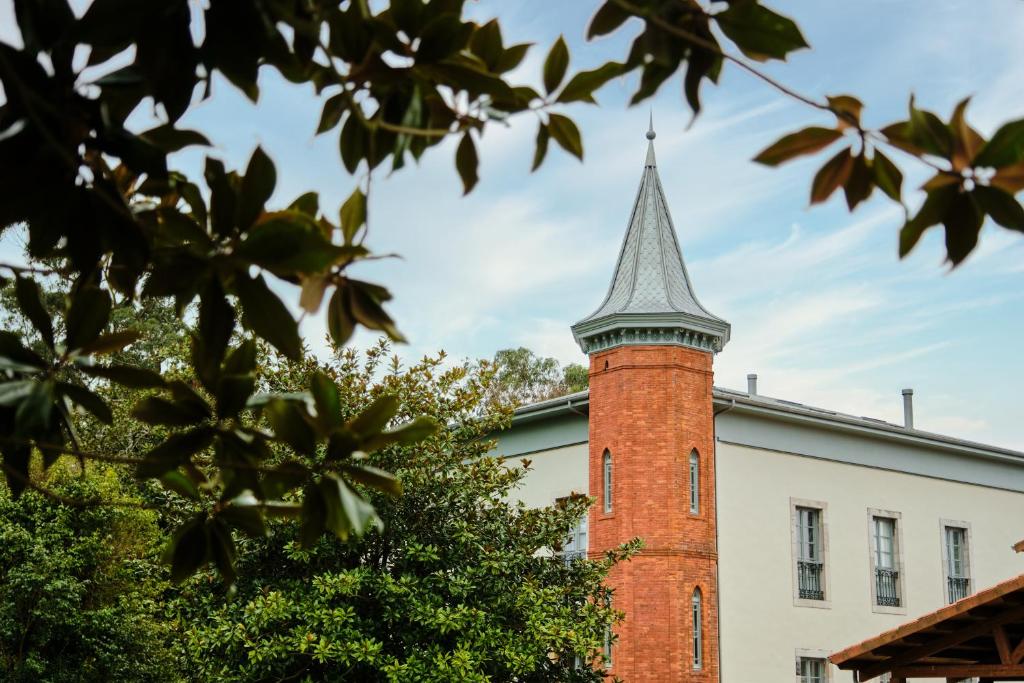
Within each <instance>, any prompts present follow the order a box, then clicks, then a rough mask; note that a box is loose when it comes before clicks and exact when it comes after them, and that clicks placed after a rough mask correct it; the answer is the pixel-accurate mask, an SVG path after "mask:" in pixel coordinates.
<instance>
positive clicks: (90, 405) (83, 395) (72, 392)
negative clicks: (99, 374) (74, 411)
mask: <svg viewBox="0 0 1024 683" xmlns="http://www.w3.org/2000/svg"><path fill="white" fill-rule="evenodd" d="M57 392H58V393H60V394H62V395H63V396H67V397H68V398H69V399H71V401H72V402H73V403H75V404H77V405H80V406H82V408H85V409H86V410H88V411H89V412H90V413H92V414H93V415H94V416H96V419H97V420H99V421H100V422H102V423H103V424H111V423H112V422H113V421H114V416H113V414H112V413H111V412H110V408H109V407H108V406H107V404H106V403H104V402H103V399H102V398H100V397H99V396H98V395H97V394H95V393H93V392H92V391H90V390H89V389H86V388H85V387H83V386H79V385H77V384H70V383H68V382H57Z"/></svg>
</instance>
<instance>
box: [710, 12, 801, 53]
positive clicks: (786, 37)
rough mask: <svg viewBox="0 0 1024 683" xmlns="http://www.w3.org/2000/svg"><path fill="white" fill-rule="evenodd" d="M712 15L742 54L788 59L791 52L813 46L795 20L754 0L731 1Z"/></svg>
mask: <svg viewBox="0 0 1024 683" xmlns="http://www.w3.org/2000/svg"><path fill="white" fill-rule="evenodd" d="M713 18H714V19H715V20H716V21H717V22H718V25H719V26H720V27H721V29H722V32H723V33H725V35H727V36H728V37H729V39H730V40H732V41H733V42H734V43H736V47H738V48H739V49H740V50H741V51H742V52H743V54H745V55H746V56H747V57H750V58H751V59H754V60H757V61H760V62H763V61H766V60H768V59H781V60H785V59H786V56H787V55H788V54H789V53H790V52H793V51H794V50H800V49H803V48H805V47H810V46H809V45H808V44H807V41H806V40H804V36H803V34H802V33H800V28H799V27H798V26H797V25H796V23H795V22H794V21H793V20H792V19H789V18H788V17H784V16H782V15H781V14H776V13H775V12H773V11H772V10H770V9H768V8H767V7H765V6H764V5H760V4H758V3H757V2H756V1H755V0H738V1H736V2H731V3H729V8H728V9H726V10H725V11H724V12H719V13H718V14H715V15H713Z"/></svg>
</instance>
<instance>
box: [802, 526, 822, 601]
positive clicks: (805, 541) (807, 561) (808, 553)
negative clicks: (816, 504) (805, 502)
mask: <svg viewBox="0 0 1024 683" xmlns="http://www.w3.org/2000/svg"><path fill="white" fill-rule="evenodd" d="M796 523H797V527H796V535H797V568H796V569H797V585H798V590H799V597H800V598H801V599H802V600H824V599H825V585H824V582H823V581H822V579H823V578H824V577H823V574H824V571H823V570H824V562H823V553H822V535H821V510H819V509H816V508H810V507H802V506H797V508H796Z"/></svg>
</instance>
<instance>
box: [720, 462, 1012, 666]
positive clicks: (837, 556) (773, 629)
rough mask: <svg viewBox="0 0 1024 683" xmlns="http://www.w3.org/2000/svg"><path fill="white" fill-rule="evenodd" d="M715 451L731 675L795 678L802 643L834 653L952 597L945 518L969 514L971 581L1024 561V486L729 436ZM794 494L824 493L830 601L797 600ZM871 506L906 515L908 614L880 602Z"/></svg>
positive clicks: (1005, 572)
mask: <svg viewBox="0 0 1024 683" xmlns="http://www.w3.org/2000/svg"><path fill="white" fill-rule="evenodd" d="M716 455H717V472H718V484H717V485H718V533H719V540H718V548H719V589H720V596H721V603H720V621H721V657H722V681H723V683H749V682H752V681H773V682H775V681H779V682H788V681H793V680H794V678H795V674H794V659H795V652H796V650H798V649H802V650H816V651H826V652H834V651H836V650H839V649H841V648H844V647H846V646H849V645H852V644H854V643H856V642H858V641H860V640H863V639H864V638H867V637H869V636H872V635H876V634H878V633H880V632H882V631H885V630H888V629H890V628H892V627H894V626H897V625H899V624H901V623H904V622H906V621H908V620H910V619H913V618H914V617H916V616H919V615H920V614H922V613H925V612H929V611H931V610H934V609H936V608H938V607H941V606H943V605H944V604H945V601H944V590H945V580H946V579H945V575H944V573H943V564H942V553H943V544H942V541H941V536H940V520H944V519H945V520H961V521H965V522H968V523H969V524H970V528H971V539H970V540H971V545H970V569H971V577H972V586H971V588H972V591H977V590H978V589H981V588H985V587H988V586H990V585H992V584H994V583H997V582H999V581H1002V580H1004V579H1006V578H1009V577H1011V576H1015V575H1017V574H1019V573H1022V572H1024V557H1022V556H1019V555H1016V554H1015V553H1014V552H1013V551H1012V550H1011V549H1010V546H1011V545H1012V544H1013V543H1014V542H1016V541H1018V540H1020V539H1021V538H1024V494H1020V493H1012V492H1007V491H1002V490H996V489H990V488H983V487H980V486H976V485H969V484H960V483H954V482H950V481H944V480H939V479H931V478H928V477H923V476H917V475H910V474H903V473H898V472H890V471H884V470H879V469H874V468H869V467H862V466H856V465H849V464H844V463H837V462H831V461H826V460H818V459H815V458H809V457H803V456H796V455H789V454H784V453H778V452H774V451H766V450H759V449H754V448H747V447H743V446H736V445H731V444H723V443H719V444H718V445H717V452H716ZM791 498H798V499H806V500H814V501H821V502H824V503H826V504H827V511H826V523H827V527H828V528H827V536H828V539H827V542H828V549H829V550H828V560H827V571H828V573H829V584H830V595H828V596H827V598H828V602H829V603H830V606H829V607H828V608H827V609H822V608H813V607H798V606H794V598H793V593H794V591H793V572H792V568H793V562H794V558H793V552H792V532H791V517H790V500H791ZM869 508H879V509H884V510H891V511H895V512H899V513H900V514H901V526H902V531H901V536H902V543H903V545H902V556H903V577H904V582H903V588H904V592H903V602H904V605H905V606H906V610H905V614H878V613H875V612H873V611H872V606H871V602H872V599H871V584H870V581H871V580H872V573H871V558H870V554H869V531H868V512H867V511H868V509H869ZM830 680H831V681H843V682H845V681H850V680H852V677H851V674H850V672H846V671H839V670H838V669H835V668H834V667H832V668H831V679H830Z"/></svg>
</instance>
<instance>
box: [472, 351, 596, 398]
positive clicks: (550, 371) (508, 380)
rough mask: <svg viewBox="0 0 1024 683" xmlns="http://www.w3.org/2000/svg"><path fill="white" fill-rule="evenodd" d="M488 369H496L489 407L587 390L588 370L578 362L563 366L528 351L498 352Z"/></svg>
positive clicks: (488, 393) (489, 363)
mask: <svg viewBox="0 0 1024 683" xmlns="http://www.w3.org/2000/svg"><path fill="white" fill-rule="evenodd" d="M487 366H488V367H490V366H493V367H494V370H495V377H494V381H493V382H492V383H491V386H490V389H489V390H488V392H487V398H486V404H487V405H488V406H489V407H491V408H501V407H509V406H511V407H513V408H515V407H518V406H520V405H523V404H525V403H532V402H534V401H543V400H545V399H549V398H555V397H557V396H565V395H566V394H572V393H574V392H577V391H582V390H584V389H586V388H587V386H588V384H589V381H590V378H589V377H588V376H587V372H588V371H587V369H586V368H585V367H583V366H582V365H580V364H578V363H571V364H569V365H566V366H564V367H563V366H562V365H560V364H559V362H558V360H557V359H555V358H542V357H540V356H538V355H536V354H535V353H534V352H533V351H531V350H530V349H527V348H525V347H523V346H520V347H519V348H516V349H501V350H500V351H498V352H497V353H495V354H494V360H492V361H489V362H488V363H487Z"/></svg>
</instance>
